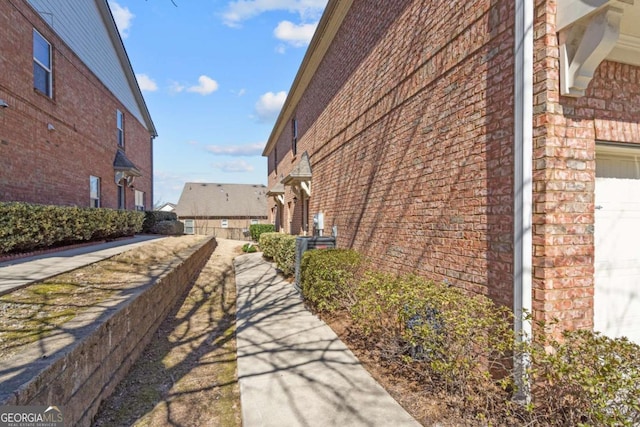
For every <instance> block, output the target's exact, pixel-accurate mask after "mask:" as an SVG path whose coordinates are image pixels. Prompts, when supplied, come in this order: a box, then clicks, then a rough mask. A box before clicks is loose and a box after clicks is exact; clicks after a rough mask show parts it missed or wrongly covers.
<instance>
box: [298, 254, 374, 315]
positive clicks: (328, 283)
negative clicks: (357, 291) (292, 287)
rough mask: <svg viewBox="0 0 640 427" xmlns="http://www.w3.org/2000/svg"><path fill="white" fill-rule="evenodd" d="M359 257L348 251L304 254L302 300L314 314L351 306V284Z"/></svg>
mask: <svg viewBox="0 0 640 427" xmlns="http://www.w3.org/2000/svg"><path fill="white" fill-rule="evenodd" d="M361 263H362V258H361V256H360V254H358V253H357V252H356V251H354V250H352V249H316V250H310V251H306V252H305V253H304V255H303V256H302V263H301V266H300V274H301V275H300V285H301V286H300V287H301V289H302V295H303V297H304V298H305V299H306V300H307V301H308V303H309V305H310V306H311V307H312V308H313V309H314V310H315V311H329V312H331V311H335V310H337V309H340V308H342V309H348V308H350V307H351V306H352V305H353V304H354V303H355V301H354V299H353V291H352V287H353V282H354V280H355V276H356V273H357V270H358V269H359V268H360V265H361Z"/></svg>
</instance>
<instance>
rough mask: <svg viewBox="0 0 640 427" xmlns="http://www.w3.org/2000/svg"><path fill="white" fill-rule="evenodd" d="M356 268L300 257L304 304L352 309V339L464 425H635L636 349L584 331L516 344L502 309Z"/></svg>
mask: <svg viewBox="0 0 640 427" xmlns="http://www.w3.org/2000/svg"><path fill="white" fill-rule="evenodd" d="M358 262H361V261H360V260H358V257H357V255H356V254H351V253H350V252H349V251H345V250H336V249H328V250H312V251H307V252H305V254H304V256H303V259H302V276H301V285H302V293H303V296H304V298H305V301H307V302H308V303H309V305H311V306H312V308H314V309H315V310H318V311H329V312H330V311H333V310H342V309H345V308H347V309H349V310H346V311H345V312H346V313H348V314H349V315H350V316H351V320H352V322H353V324H352V327H351V328H350V335H351V336H353V337H355V339H356V340H358V339H362V338H363V339H364V342H366V343H367V345H368V347H369V348H370V349H375V350H374V351H375V352H376V353H377V357H379V358H380V360H381V361H383V363H384V364H387V365H389V366H393V367H394V371H395V372H397V373H398V375H403V374H404V375H406V376H408V377H409V378H410V379H411V380H415V379H418V380H419V381H420V382H421V384H422V386H423V387H425V389H429V392H431V393H438V394H440V395H441V396H448V403H449V404H450V405H451V406H452V407H456V408H459V410H460V412H461V415H462V416H463V417H465V419H470V418H468V416H471V417H472V418H474V419H475V420H476V421H478V422H479V424H481V425H550V426H565V425H585V426H586V425H620V426H633V425H640V346H638V345H636V344H633V343H631V342H629V341H628V340H627V339H625V338H619V339H611V338H607V337H604V336H602V335H600V334H599V333H597V332H592V331H584V330H580V331H572V332H564V333H563V334H562V337H561V338H560V339H554V338H552V337H549V336H546V335H544V331H545V327H544V325H539V326H540V327H539V328H538V329H539V330H540V331H541V332H536V333H537V334H538V335H540V336H538V337H537V340H536V341H534V342H533V343H531V342H529V341H526V340H525V341H524V343H517V342H516V336H515V334H514V332H513V330H512V326H513V321H514V318H513V314H512V313H511V311H510V310H509V309H508V308H506V307H502V306H497V305H495V304H494V303H493V302H492V301H491V300H489V299H488V298H486V297H484V296H481V295H468V294H466V293H465V292H464V291H462V290H460V289H458V288H454V287H450V286H447V285H445V284H440V283H435V282H433V281H429V280H427V279H424V278H422V277H418V276H415V275H403V276H395V275H391V274H383V273H371V272H368V273H366V274H364V275H362V276H361V275H360V273H359V272H358V273H357V274H355V275H354V272H355V271H357V268H356V267H355V266H356V265H357V263H358ZM354 277H356V278H357V277H360V279H356V280H354ZM518 354H523V355H527V360H530V362H531V363H530V366H529V367H528V369H527V370H526V374H527V376H528V382H529V384H530V386H531V389H532V399H533V400H532V403H530V404H527V405H520V404H518V403H516V402H515V401H514V400H513V397H514V393H515V392H517V391H518V390H517V389H516V383H515V381H514V379H515V370H514V369H515V366H514V363H513V356H514V355H518ZM474 424H475V422H474Z"/></svg>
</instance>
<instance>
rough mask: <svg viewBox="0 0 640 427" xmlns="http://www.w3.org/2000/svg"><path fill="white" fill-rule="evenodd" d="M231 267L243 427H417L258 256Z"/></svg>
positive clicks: (252, 255)
mask: <svg viewBox="0 0 640 427" xmlns="http://www.w3.org/2000/svg"><path fill="white" fill-rule="evenodd" d="M234 264H235V272H236V286H237V290H238V300H237V304H238V305H237V320H236V326H237V332H236V334H237V346H238V379H239V382H240V395H241V399H242V419H243V426H244V427H268V426H274V427H275V426H277V427H283V426H309V427H313V426H318V427H327V426H340V427H346V426H380V427H383V426H384V427H386V426H419V425H420V424H419V423H418V422H417V421H415V420H414V419H413V418H412V417H411V416H410V415H409V414H408V413H407V412H406V411H405V410H404V409H403V408H402V407H401V406H400V405H399V404H398V403H397V402H396V401H395V400H393V398H392V397H391V396H390V395H389V394H388V393H387V392H386V391H385V390H384V389H383V388H382V386H380V385H379V384H378V383H377V382H376V381H375V380H374V379H373V378H372V377H371V376H370V375H369V373H368V372H367V371H366V370H365V369H364V367H363V366H362V365H361V364H360V363H359V361H358V359H357V358H356V357H355V356H354V355H353V353H351V351H350V350H349V349H348V348H347V347H346V346H345V345H344V344H343V343H342V341H340V339H339V338H338V337H337V336H336V334H335V333H334V332H333V331H332V330H331V328H329V326H327V325H326V324H325V323H324V322H322V321H321V320H319V319H318V318H317V317H316V316H314V315H313V314H311V313H310V312H309V311H308V310H307V309H306V308H305V307H304V304H303V303H302V300H301V298H300V295H299V294H298V292H297V291H296V290H295V289H294V287H293V285H292V284H291V283H289V282H288V281H286V280H284V279H283V278H282V277H281V276H279V275H278V274H277V273H276V271H275V269H274V268H273V267H272V266H271V264H270V263H268V262H266V261H264V260H263V258H262V254H261V253H255V254H247V255H241V256H239V257H237V258H236V260H235V262H234Z"/></svg>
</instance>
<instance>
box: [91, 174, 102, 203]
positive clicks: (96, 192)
mask: <svg viewBox="0 0 640 427" xmlns="http://www.w3.org/2000/svg"><path fill="white" fill-rule="evenodd" d="M94 187H95V188H94ZM100 187H101V185H100V177H98V176H93V175H89V206H91V207H92V208H99V207H100Z"/></svg>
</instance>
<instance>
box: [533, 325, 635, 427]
mask: <svg viewBox="0 0 640 427" xmlns="http://www.w3.org/2000/svg"><path fill="white" fill-rule="evenodd" d="M529 352H530V354H531V359H532V364H531V368H530V370H529V374H530V376H531V380H532V382H533V384H535V387H534V388H533V392H534V399H533V403H532V405H531V406H530V407H529V411H530V412H531V413H532V414H533V415H534V416H535V418H536V419H537V420H538V422H539V423H540V424H545V425H584V426H587V425H589V426H591V425H594V426H638V425H640V346H638V345H637V344H634V343H632V342H630V341H628V340H627V339H626V338H617V339H613V338H609V337H606V336H604V335H601V334H599V333H598V332H593V331H587V330H578V331H565V332H564V333H563V334H562V337H561V339H555V338H550V337H544V336H543V337H541V340H539V341H537V342H536V343H534V344H532V345H531V346H530V348H529Z"/></svg>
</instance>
